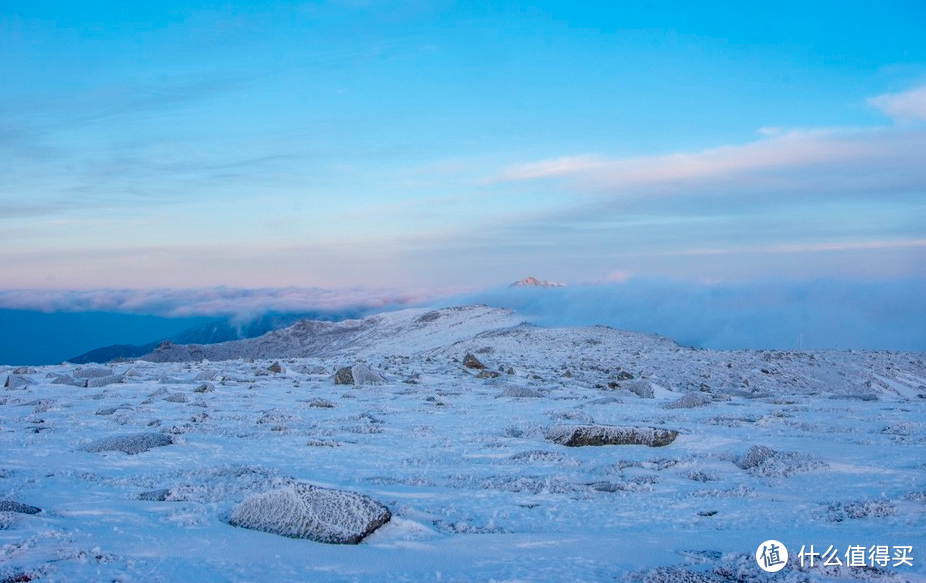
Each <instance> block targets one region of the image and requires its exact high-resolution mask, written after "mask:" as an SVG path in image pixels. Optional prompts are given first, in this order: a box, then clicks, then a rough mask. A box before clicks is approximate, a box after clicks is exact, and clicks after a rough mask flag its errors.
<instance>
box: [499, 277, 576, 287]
mask: <svg viewBox="0 0 926 583" xmlns="http://www.w3.org/2000/svg"><path fill="white" fill-rule="evenodd" d="M508 287H566V284H565V283H559V282H556V281H546V280H543V279H537V278H536V277H525V278H524V279H519V280H518V281H516V282H514V283H513V284H511V285H509V286H508Z"/></svg>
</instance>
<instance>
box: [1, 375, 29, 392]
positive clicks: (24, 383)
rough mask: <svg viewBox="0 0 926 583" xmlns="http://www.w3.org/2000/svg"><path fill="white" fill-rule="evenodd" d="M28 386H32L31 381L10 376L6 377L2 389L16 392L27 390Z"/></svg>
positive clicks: (21, 377)
mask: <svg viewBox="0 0 926 583" xmlns="http://www.w3.org/2000/svg"><path fill="white" fill-rule="evenodd" d="M30 385H32V379H30V378H29V377H24V376H20V375H17V374H11V375H9V376H7V377H6V382H5V383H4V384H3V387H4V388H6V389H9V390H11V391H17V390H22V389H27V388H29V386H30Z"/></svg>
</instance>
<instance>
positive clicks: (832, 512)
mask: <svg viewBox="0 0 926 583" xmlns="http://www.w3.org/2000/svg"><path fill="white" fill-rule="evenodd" d="M896 513H897V506H896V505H895V504H893V503H892V502H889V501H887V500H858V501H853V502H834V503H833V504H830V505H829V507H828V508H827V515H826V519H827V520H828V521H829V522H842V521H844V520H857V519H859V518H867V517H869V516H871V517H873V518H884V517H885V516H892V515H894V514H896Z"/></svg>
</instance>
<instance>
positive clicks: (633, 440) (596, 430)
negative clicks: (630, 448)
mask: <svg viewBox="0 0 926 583" xmlns="http://www.w3.org/2000/svg"><path fill="white" fill-rule="evenodd" d="M676 437H678V431H673V430H671V429H659V428H656V427H616V426H613V425H557V426H555V427H553V429H551V430H550V431H549V432H547V439H548V440H549V441H552V442H554V443H558V444H560V445H566V446H569V447H582V446H586V445H647V446H649V447H662V446H664V445H669V444H670V443H672V442H673V441H675V438H676Z"/></svg>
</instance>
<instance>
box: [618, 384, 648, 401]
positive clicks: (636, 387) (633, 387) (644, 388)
mask: <svg viewBox="0 0 926 583" xmlns="http://www.w3.org/2000/svg"><path fill="white" fill-rule="evenodd" d="M618 386H619V387H620V388H622V389H626V390H628V391H630V392H631V393H633V394H634V395H636V396H638V397H643V398H644V399H652V398H654V397H655V394H654V393H653V385H651V384H650V382H649V381H648V380H646V379H631V380H627V381H624V382H622V383H620V384H619V385H618Z"/></svg>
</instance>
